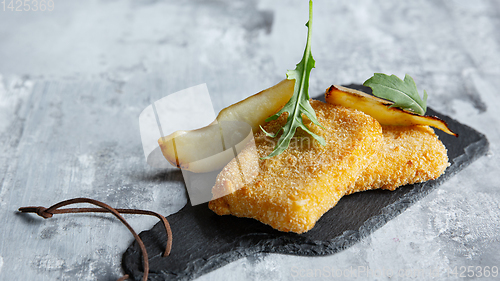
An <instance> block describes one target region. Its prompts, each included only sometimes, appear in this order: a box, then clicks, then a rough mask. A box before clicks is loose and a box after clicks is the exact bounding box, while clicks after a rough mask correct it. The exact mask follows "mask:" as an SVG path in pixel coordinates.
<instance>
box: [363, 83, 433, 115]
mask: <svg viewBox="0 0 500 281" xmlns="http://www.w3.org/2000/svg"><path fill="white" fill-rule="evenodd" d="M363 85H365V86H367V87H370V88H372V90H373V95H375V96H377V97H379V98H383V99H386V100H390V101H392V102H394V104H393V105H391V106H390V107H399V108H402V109H405V110H409V111H412V112H414V113H417V114H420V115H424V114H425V111H426V110H427V92H426V91H424V100H422V99H421V98H420V95H419V94H418V91H417V86H416V85H415V81H413V78H411V76H410V75H408V74H406V75H405V80H404V81H402V80H401V79H399V78H398V77H397V76H396V75H391V76H389V75H386V74H383V73H375V74H374V75H373V76H372V77H371V78H370V79H368V80H366V81H365V83H363Z"/></svg>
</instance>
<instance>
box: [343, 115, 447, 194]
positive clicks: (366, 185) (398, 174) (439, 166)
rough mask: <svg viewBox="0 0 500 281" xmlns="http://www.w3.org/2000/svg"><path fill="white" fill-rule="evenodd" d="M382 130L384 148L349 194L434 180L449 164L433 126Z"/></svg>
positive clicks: (386, 128)
mask: <svg viewBox="0 0 500 281" xmlns="http://www.w3.org/2000/svg"><path fill="white" fill-rule="evenodd" d="M382 131H383V136H384V140H383V145H382V148H381V149H380V150H379V151H378V153H377V154H376V156H375V157H374V158H373V162H372V163H371V164H370V165H369V166H368V167H367V168H366V169H365V170H364V171H363V173H362V174H361V176H360V177H359V178H358V180H357V181H356V184H355V186H354V187H353V188H352V189H351V190H349V191H348V192H347V193H348V194H351V193H354V192H358V191H364V190H369V189H377V188H382V189H389V190H395V189H396V188H398V187H400V186H403V185H406V184H412V183H418V182H424V181H428V180H433V179H436V178H438V177H439V176H440V175H442V174H443V173H444V171H445V170H446V168H447V167H448V166H449V165H450V164H449V163H448V155H447V151H446V147H445V146H444V145H443V143H442V142H441V141H440V140H439V139H438V137H437V135H436V134H435V133H434V131H433V130H432V129H431V128H430V127H428V126H418V125H415V126H382Z"/></svg>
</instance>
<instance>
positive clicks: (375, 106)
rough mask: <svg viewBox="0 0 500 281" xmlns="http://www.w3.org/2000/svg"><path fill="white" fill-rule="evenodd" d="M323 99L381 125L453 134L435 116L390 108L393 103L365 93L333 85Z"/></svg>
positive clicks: (444, 123)
mask: <svg viewBox="0 0 500 281" xmlns="http://www.w3.org/2000/svg"><path fill="white" fill-rule="evenodd" d="M325 99H326V101H327V102H328V103H331V104H336V105H342V106H345V107H350V108H354V109H357V110H360V111H363V112H364V113H366V114H368V115H370V116H372V117H373V118H375V119H376V120H377V121H378V122H379V123H380V124H382V125H393V126H411V125H427V126H431V127H434V128H437V129H439V130H441V131H443V132H445V133H447V134H449V135H453V136H456V137H457V136H458V135H457V134H455V133H453V132H452V131H451V130H450V128H448V125H447V124H446V122H444V121H443V120H441V119H439V118H437V117H435V116H422V115H418V114H416V113H412V112H409V111H405V110H402V109H400V108H396V107H390V106H391V105H392V104H393V103H392V102H391V101H388V100H384V99H381V98H378V97H375V96H372V95H369V94H367V93H364V92H361V91H358V90H354V89H349V88H346V87H342V86H338V85H333V86H331V87H330V88H328V89H327V90H326V93H325Z"/></svg>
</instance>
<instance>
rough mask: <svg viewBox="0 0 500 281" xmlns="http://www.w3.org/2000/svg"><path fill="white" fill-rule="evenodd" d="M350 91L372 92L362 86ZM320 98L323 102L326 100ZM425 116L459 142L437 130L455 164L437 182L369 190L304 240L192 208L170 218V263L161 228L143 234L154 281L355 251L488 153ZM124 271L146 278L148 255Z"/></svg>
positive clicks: (481, 141)
mask: <svg viewBox="0 0 500 281" xmlns="http://www.w3.org/2000/svg"><path fill="white" fill-rule="evenodd" d="M348 87H351V88H357V89H360V90H363V91H365V92H370V89H369V88H365V87H363V86H359V85H348ZM317 99H319V100H323V101H324V96H323V95H321V96H319V97H317ZM427 115H435V116H437V117H439V118H441V119H443V120H444V121H446V123H447V124H448V125H449V127H450V129H451V130H452V131H454V132H455V133H458V135H459V137H458V138H457V137H454V136H450V135H447V134H445V133H443V132H441V131H439V130H436V133H437V134H438V136H439V138H440V139H441V141H442V142H443V143H444V144H445V146H446V148H447V149H448V157H449V159H450V163H451V165H450V167H448V169H447V170H446V172H445V174H444V175H442V176H441V177H439V178H438V179H436V180H432V181H427V182H424V183H419V184H412V185H407V186H404V187H400V188H398V189H397V190H395V191H387V190H371V191H365V192H361V193H355V194H352V195H349V196H345V197H343V198H342V199H341V200H340V201H339V202H338V204H337V205H336V206H335V207H334V208H332V209H331V210H329V211H328V212H326V213H325V214H324V215H323V216H322V217H321V219H320V220H319V221H318V222H317V223H316V226H315V227H314V228H313V229H312V230H310V231H309V232H306V233H304V234H295V233H284V232H280V231H277V230H275V229H273V228H271V227H270V226H267V225H264V224H262V223H260V222H259V221H257V220H254V219H249V218H238V217H234V216H218V215H216V214H215V213H213V212H212V211H211V210H209V209H208V204H207V203H205V204H201V205H197V206H194V207H193V206H191V204H189V203H188V204H187V205H186V206H185V207H184V208H183V209H181V210H180V211H179V212H177V213H175V214H172V215H170V216H169V217H168V218H167V219H168V221H169V222H170V225H171V228H172V235H173V247H172V252H171V254H170V256H168V257H162V252H163V250H164V248H165V245H166V241H167V236H166V233H165V230H164V229H163V227H162V225H161V223H158V224H156V225H155V226H154V227H153V228H152V229H151V230H148V231H144V232H142V233H141V234H140V237H141V238H142V239H143V241H144V244H145V245H146V248H147V251H148V255H149V262H150V273H149V280H192V279H195V278H197V277H199V276H201V275H202V274H205V273H207V272H210V271H212V270H215V269H217V268H219V267H222V266H224V265H226V264H228V263H230V262H232V261H235V260H237V259H240V258H243V257H246V256H249V255H252V254H255V253H259V252H265V253H281V254H290V255H300V256H322V255H331V254H334V253H337V252H339V251H341V250H343V249H346V248H348V247H350V246H351V245H353V244H354V243H356V242H357V241H359V240H360V239H362V238H363V237H366V236H367V235H369V234H370V233H372V232H373V231H375V230H376V229H378V228H380V227H381V226H383V225H384V224H385V223H387V222H388V221H389V220H391V219H393V218H394V217H396V216H397V215H399V214H400V213H402V212H403V211H404V210H406V209H407V208H408V207H409V206H411V205H412V204H414V203H415V202H417V201H418V200H420V199H421V198H423V197H424V196H426V195H427V194H429V193H430V192H431V191H432V190H434V189H435V188H437V187H438V186H439V185H440V184H441V183H443V182H444V181H446V180H447V179H449V178H450V177H452V176H453V175H455V174H456V173H458V172H459V171H460V170H462V169H464V168H465V167H466V166H468V165H469V164H470V163H472V162H473V161H474V160H476V159H478V158H479V157H481V156H482V155H484V154H486V153H487V151H488V148H489V143H488V141H487V139H486V137H485V136H484V135H483V134H481V133H479V132H477V131H475V130H474V129H472V128H470V127H468V126H467V125H464V124H461V123H459V122H457V121H455V120H453V119H451V118H449V117H448V116H445V115H442V114H440V113H438V112H436V111H434V110H432V109H431V108H429V109H428V111H427ZM122 266H123V269H124V270H125V272H126V273H127V274H129V275H130V278H131V279H132V280H140V279H141V278H142V275H143V267H142V255H141V252H140V249H139V246H138V245H137V243H136V242H134V243H133V244H132V245H131V246H130V247H129V248H128V249H127V250H126V252H125V253H124V254H123V258H122Z"/></svg>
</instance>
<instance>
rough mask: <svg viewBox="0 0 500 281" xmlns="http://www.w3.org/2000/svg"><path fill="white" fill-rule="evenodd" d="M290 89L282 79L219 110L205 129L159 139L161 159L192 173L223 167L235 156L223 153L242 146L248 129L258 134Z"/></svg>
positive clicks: (290, 85) (288, 96) (291, 88)
mask: <svg viewBox="0 0 500 281" xmlns="http://www.w3.org/2000/svg"><path fill="white" fill-rule="evenodd" d="M294 86H295V80H287V79H285V80H283V81H281V82H279V83H278V84H276V85H274V86H272V87H270V88H268V89H265V90H263V91H261V92H259V93H257V94H255V95H253V96H250V97H248V98H246V99H244V100H242V101H240V102H238V103H235V104H233V105H230V106H229V107H226V108H224V109H222V110H221V111H220V112H219V114H218V115H217V118H216V120H214V121H213V122H212V123H211V124H210V125H208V126H206V127H203V128H200V129H196V130H192V131H176V132H174V133H172V134H171V135H168V136H165V137H163V138H160V139H159V140H158V144H159V145H160V148H161V151H162V153H163V156H164V157H165V158H166V159H167V161H168V162H170V164H172V165H174V166H177V167H179V168H182V169H185V170H189V171H191V172H195V173H203V172H210V171H214V170H217V169H220V168H222V167H224V166H225V165H226V164H227V163H229V161H231V159H232V158H234V157H235V156H236V155H234V153H225V152H226V151H227V150H228V149H231V148H232V147H233V148H234V147H239V146H242V145H244V144H243V143H241V142H242V141H244V140H247V136H248V133H249V128H251V129H252V130H253V131H256V130H260V128H259V126H260V125H262V124H264V123H265V120H266V118H268V117H269V116H271V115H273V114H275V113H276V112H278V111H279V110H280V109H281V108H282V107H283V106H285V104H286V103H287V102H288V100H290V98H291V97H292V95H293V90H294ZM223 124H225V125H223ZM242 124H245V125H242ZM250 133H251V132H250ZM233 152H234V151H233ZM200 163H202V165H200Z"/></svg>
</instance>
